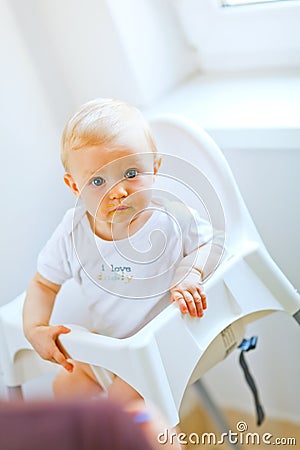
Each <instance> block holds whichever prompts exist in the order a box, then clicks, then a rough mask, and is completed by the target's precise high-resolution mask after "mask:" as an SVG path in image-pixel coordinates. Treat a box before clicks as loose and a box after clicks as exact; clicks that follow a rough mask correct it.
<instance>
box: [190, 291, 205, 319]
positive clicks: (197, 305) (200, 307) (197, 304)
mask: <svg viewBox="0 0 300 450" xmlns="http://www.w3.org/2000/svg"><path fill="white" fill-rule="evenodd" d="M192 296H193V300H194V304H195V308H196V315H197V317H202V316H203V309H205V308H206V305H205V308H204V305H203V301H202V297H201V296H200V294H199V292H198V290H195V291H194V292H193V294H192Z"/></svg>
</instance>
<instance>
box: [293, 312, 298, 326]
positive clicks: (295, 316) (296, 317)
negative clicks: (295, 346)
mask: <svg viewBox="0 0 300 450" xmlns="http://www.w3.org/2000/svg"><path fill="white" fill-rule="evenodd" d="M293 317H294V319H295V320H296V322H298V324H299V325H300V309H298V311H297V312H296V313H295V314H294V315H293Z"/></svg>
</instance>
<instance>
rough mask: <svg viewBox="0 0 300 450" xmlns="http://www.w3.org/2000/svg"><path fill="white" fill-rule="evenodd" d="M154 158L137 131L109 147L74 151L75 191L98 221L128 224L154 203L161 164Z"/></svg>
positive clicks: (143, 138)
mask: <svg viewBox="0 0 300 450" xmlns="http://www.w3.org/2000/svg"><path fill="white" fill-rule="evenodd" d="M155 156H156V155H155V154H154V153H153V152H151V150H150V148H149V144H148V142H147V140H146V138H145V136H144V134H143V133H138V132H137V131H136V130H134V133H133V132H132V130H131V131H130V130H128V131H127V132H126V134H124V133H123V134H122V139H118V141H117V142H114V143H111V144H108V145H99V146H98V145H97V146H91V147H85V148H84V149H80V150H75V151H73V152H72V155H71V158H70V161H69V163H70V172H71V174H72V175H71V178H72V180H73V182H74V184H75V185H76V186H75V187H74V185H73V189H72V190H73V192H74V193H75V194H76V195H80V197H81V198H82V200H83V201H84V203H85V205H86V208H87V210H88V212H89V213H90V215H91V216H92V217H94V219H96V220H97V222H99V221H104V222H108V223H124V225H126V224H128V223H129V222H130V221H131V220H134V219H135V218H136V217H137V216H138V215H139V214H140V213H141V212H142V211H144V210H145V208H147V207H148V206H149V204H150V202H151V198H152V185H153V181H154V175H155V174H156V173H157V171H158V167H159V164H160V161H159V160H157V159H156V157H155ZM65 178H66V177H65ZM69 181H70V180H69ZM67 184H68V185H69V186H70V184H69V183H68V182H67ZM70 187H71V186H70ZM71 188H72V187H71ZM74 189H75V190H74ZM76 189H77V190H78V192H76Z"/></svg>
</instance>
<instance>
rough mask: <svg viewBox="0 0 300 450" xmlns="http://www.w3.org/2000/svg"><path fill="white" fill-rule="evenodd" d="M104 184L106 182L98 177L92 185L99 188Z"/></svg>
mask: <svg viewBox="0 0 300 450" xmlns="http://www.w3.org/2000/svg"><path fill="white" fill-rule="evenodd" d="M104 183H105V180H104V178H102V177H97V178H94V179H93V180H92V184H93V185H94V186H97V187H98V186H102V184H104Z"/></svg>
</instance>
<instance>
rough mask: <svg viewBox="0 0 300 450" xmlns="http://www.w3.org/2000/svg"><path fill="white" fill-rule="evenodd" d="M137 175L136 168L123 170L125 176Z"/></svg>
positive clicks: (132, 176)
mask: <svg viewBox="0 0 300 450" xmlns="http://www.w3.org/2000/svg"><path fill="white" fill-rule="evenodd" d="M137 175H138V171H137V169H128V170H126V172H125V178H134V177H136V176H137Z"/></svg>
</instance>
